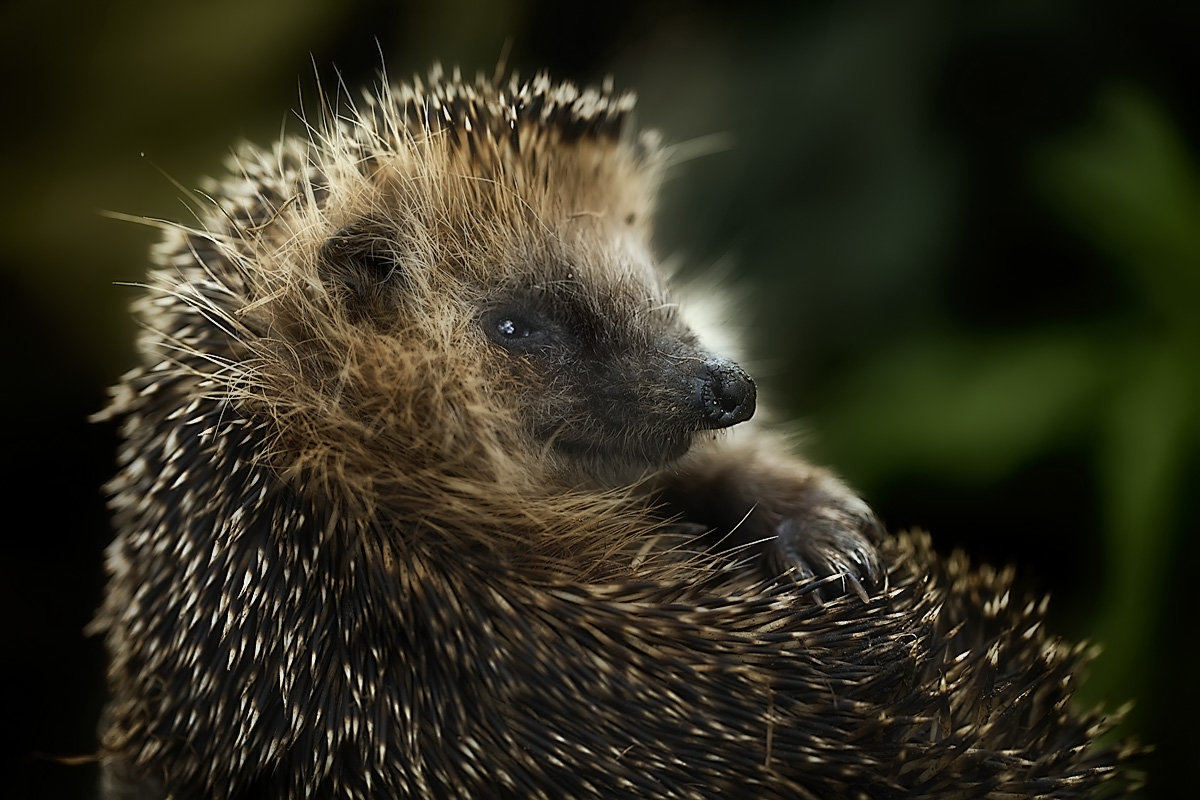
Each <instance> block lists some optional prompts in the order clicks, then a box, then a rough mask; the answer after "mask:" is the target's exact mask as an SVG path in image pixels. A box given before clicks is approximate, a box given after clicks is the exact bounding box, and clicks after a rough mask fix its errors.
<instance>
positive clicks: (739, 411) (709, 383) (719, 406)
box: [696, 359, 758, 428]
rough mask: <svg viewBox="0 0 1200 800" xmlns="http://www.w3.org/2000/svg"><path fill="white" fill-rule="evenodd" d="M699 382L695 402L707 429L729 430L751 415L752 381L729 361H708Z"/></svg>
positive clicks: (753, 389)
mask: <svg viewBox="0 0 1200 800" xmlns="http://www.w3.org/2000/svg"><path fill="white" fill-rule="evenodd" d="M704 370H705V373H706V374H705V375H703V376H702V377H701V378H700V380H699V381H698V385H697V388H696V402H697V404H698V405H699V407H700V413H701V414H702V416H703V420H704V425H705V427H707V428H728V427H729V426H730V425H736V424H737V423H739V422H745V421H746V420H748V419H750V417H752V416H753V415H754V401H755V399H756V397H757V395H758V391H757V390H756V389H755V387H754V380H753V379H752V378H751V377H750V376H749V375H747V374H746V371H745V370H744V369H742V368H741V367H739V366H738V365H737V364H734V363H733V362H732V361H724V360H721V359H709V360H708V361H705V362H704Z"/></svg>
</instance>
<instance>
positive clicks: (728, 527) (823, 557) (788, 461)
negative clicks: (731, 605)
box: [659, 429, 886, 600]
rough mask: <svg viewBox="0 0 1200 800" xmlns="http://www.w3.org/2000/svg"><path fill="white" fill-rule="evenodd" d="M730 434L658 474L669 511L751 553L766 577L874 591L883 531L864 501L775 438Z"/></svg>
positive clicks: (715, 539)
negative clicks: (821, 580)
mask: <svg viewBox="0 0 1200 800" xmlns="http://www.w3.org/2000/svg"><path fill="white" fill-rule="evenodd" d="M731 433H732V435H731V436H728V437H722V438H720V439H716V440H713V441H707V442H702V443H698V444H697V446H696V447H695V448H694V449H693V451H692V452H690V453H689V454H688V455H687V456H685V457H684V458H683V459H682V460H681V461H680V462H679V463H678V464H676V465H675V466H674V467H673V468H668V469H666V470H664V480H663V483H662V484H661V485H660V489H659V491H660V492H661V497H662V499H663V501H664V502H665V504H666V508H667V511H668V513H671V514H674V515H678V517H679V518H680V520H681V521H684V522H690V523H697V524H699V525H702V526H703V527H704V528H705V529H707V530H708V531H709V533H707V534H705V537H704V540H705V543H706V544H707V545H708V546H709V549H711V550H713V551H717V552H738V553H741V552H746V553H749V554H757V558H758V559H759V562H760V564H761V568H762V569H763V571H764V574H765V575H766V576H767V577H776V576H780V575H785V574H790V575H792V576H793V577H794V578H796V579H797V580H803V579H806V578H812V577H818V578H821V577H827V576H837V577H838V578H840V581H838V580H834V581H832V582H831V584H830V585H829V587H827V588H825V589H824V591H825V592H826V594H828V593H830V591H831V588H832V591H833V592H834V593H845V592H846V591H847V590H853V591H854V592H855V593H856V594H858V595H859V596H860V597H862V598H863V599H864V600H865V599H867V597H868V590H869V589H879V588H882V587H883V586H884V583H885V580H886V574H885V572H884V569H883V566H882V565H881V563H880V560H879V554H878V553H877V551H876V549H875V544H876V543H877V542H878V541H879V539H880V537H881V536H882V534H883V530H882V526H881V525H880V523H879V521H878V519H876V517H875V515H874V513H872V511H871V509H870V508H868V507H867V504H866V503H864V502H863V501H862V500H860V499H859V498H858V497H857V496H856V495H855V494H854V493H853V492H852V491H850V489H848V488H847V487H846V486H845V484H843V483H842V482H841V481H839V480H838V479H837V478H835V477H834V476H833V475H832V474H831V473H830V472H828V471H827V470H824V469H821V468H820V467H816V466H813V465H812V464H809V463H807V462H805V461H802V460H800V459H798V458H796V457H794V456H791V455H789V454H788V453H787V451H786V448H785V447H784V446H783V444H782V442H781V440H780V439H779V438H778V437H776V436H772V435H770V434H767V433H765V432H761V431H756V430H754V429H743V430H738V431H735V432H731ZM839 587H840V589H841V592H838V591H837V589H838V588H839ZM818 599H820V595H818Z"/></svg>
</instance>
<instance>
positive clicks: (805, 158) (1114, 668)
mask: <svg viewBox="0 0 1200 800" xmlns="http://www.w3.org/2000/svg"><path fill="white" fill-rule="evenodd" d="M731 5H733V4H731V3H728V2H715V1H714V2H683V1H682V0H679V1H671V0H652V1H651V2H635V1H634V0H609V1H608V2H606V3H604V4H601V5H599V6H597V7H595V8H588V7H584V6H583V5H576V4H569V3H565V2H558V3H541V2H533V0H526V1H525V2H521V1H520V0H500V1H499V2H490V3H488V2H480V3H473V2H468V1H467V0H446V1H444V2H440V3H430V4H419V3H385V2H332V0H327V2H312V3H304V4H301V3H293V2H285V0H268V1H267V2H246V0H220V1H219V2H209V3H176V4H162V3H157V2H149V0H145V1H142V2H124V3H110V4H104V5H102V4H98V3H97V4H85V3H76V4H54V3H46V2H42V1H41V0H20V1H19V2H13V1H12V0H8V2H5V3H4V4H3V5H0V65H2V69H3V71H2V74H3V76H4V94H3V96H4V111H3V113H2V116H3V117H4V119H5V122H4V123H3V124H2V125H0V141H2V142H3V148H2V149H0V153H3V154H4V155H3V157H4V170H3V176H4V184H3V192H2V196H3V200H0V203H3V208H2V213H0V242H2V249H0V321H2V323H3V326H4V327H3V340H2V341H3V342H4V347H5V350H6V359H7V363H6V364H5V365H4V368H3V369H2V370H0V372H2V374H3V381H4V391H3V394H2V395H0V404H2V406H0V408H2V411H3V413H2V415H0V436H2V437H3V442H4V450H3V453H4V459H3V463H4V476H3V480H2V481H0V486H2V487H3V490H4V492H5V502H6V512H7V515H6V522H5V524H4V530H5V533H4V534H3V540H4V548H5V551H4V555H3V557H2V558H0V586H2V587H3V592H4V596H3V604H2V605H0V610H2V613H3V617H0V619H2V620H3V624H4V627H5V630H6V632H7V636H6V638H7V640H8V644H7V645H6V647H5V648H4V652H5V657H4V667H5V670H6V674H5V676H4V678H5V680H4V682H3V684H0V687H2V691H3V703H4V705H3V708H0V719H3V720H4V722H3V725H0V728H2V730H3V733H2V734H0V736H2V737H3V739H2V740H0V753H3V754H4V756H5V758H6V759H11V760H12V762H13V764H12V767H11V769H12V773H11V774H13V775H15V781H14V780H9V781H5V784H6V785H7V786H9V787H12V786H15V793H12V792H11V790H8V789H6V790H5V791H4V794H5V795H6V796H9V797H18V798H24V797H30V798H33V797H87V796H89V795H90V794H91V793H92V784H93V782H94V767H93V766H91V765H84V766H67V765H64V764H62V763H60V762H59V761H56V760H55V758H56V757H60V756H78V755H85V754H87V753H89V752H92V751H93V748H94V727H95V718H96V716H97V714H98V710H99V707H100V704H101V697H102V678H101V674H102V669H103V666H102V658H101V652H100V648H99V646H98V643H97V642H96V641H94V640H92V639H87V638H85V637H84V636H83V634H82V629H83V627H84V625H85V624H86V622H87V621H88V619H89V617H90V615H91V613H92V611H93V609H94V608H95V607H96V605H97V604H98V602H99V597H100V591H101V585H102V570H101V561H102V549H103V547H104V545H105V544H106V543H107V541H108V539H109V536H110V534H109V532H108V528H107V521H106V515H105V511H104V507H103V499H102V493H101V490H100V488H99V487H100V485H101V483H102V482H103V481H104V480H105V478H106V477H107V476H108V475H109V473H110V471H111V463H112V451H113V448H114V445H115V434H114V431H113V430H111V428H110V427H108V426H105V425H94V424H89V423H87V421H86V417H87V415H88V414H90V413H92V412H94V411H96V410H97V409H99V408H101V406H102V405H103V403H104V387H105V386H106V385H108V384H111V383H112V382H114V381H115V380H116V379H117V377H118V375H119V374H120V373H121V372H122V371H123V370H124V369H126V368H128V367H129V366H131V365H132V364H133V362H134V355H133V352H132V347H131V342H132V336H133V329H132V325H131V324H130V322H129V321H128V318H127V314H126V311H125V308H126V305H127V303H128V301H129V299H130V298H131V296H132V291H133V290H131V289H128V288H125V287H121V286H115V285H114V282H116V281H128V280H137V279H139V278H140V277H141V276H142V274H143V272H144V270H145V267H146V264H147V260H146V256H145V253H146V249H147V247H148V246H149V244H150V243H151V242H153V241H154V239H155V234H154V232H153V231H152V230H151V229H149V228H146V227H144V226H139V225H135V224H130V223H127V222H122V221H116V220H113V219H111V218H109V217H106V216H104V215H103V212H105V211H117V212H123V213H127V214H133V215H147V216H150V217H167V218H172V219H187V218H188V216H189V211H188V209H187V208H186V207H185V206H184V204H183V202H182V201H181V200H180V198H181V197H183V196H184V194H185V192H184V190H183V189H181V188H179V187H177V186H175V185H173V181H178V183H179V184H181V185H182V186H183V187H186V188H191V187H194V186H196V185H197V181H198V180H199V178H200V177H201V176H202V175H205V174H212V173H215V172H217V171H219V169H220V162H221V159H222V157H223V156H224V154H225V153H226V152H227V148H228V146H229V144H230V143H232V142H233V141H235V140H237V139H238V138H241V137H248V138H252V139H255V140H257V141H260V142H265V141H270V140H271V139H273V138H275V137H276V136H278V134H279V132H280V130H281V127H287V128H288V129H290V130H293V131H295V130H297V129H298V125H297V124H296V121H295V118H294V116H293V115H291V114H290V113H289V112H288V109H290V108H295V107H296V106H297V105H298V103H299V102H300V101H299V98H300V96H301V95H304V96H305V97H308V98H311V96H312V94H313V93H314V91H315V90H314V86H315V83H316V81H315V79H314V77H313V76H314V64H315V66H316V69H317V70H318V71H319V72H320V73H321V75H322V79H323V81H324V82H325V84H326V85H329V84H330V81H331V80H332V76H333V70H332V67H333V66H334V65H336V66H337V67H338V68H339V69H340V70H341V73H342V74H343V75H344V77H345V79H346V82H347V83H348V84H350V85H352V86H353V85H357V84H364V83H367V82H370V81H371V80H373V79H374V78H375V73H376V71H377V68H378V65H379V58H380V53H382V54H383V55H384V56H385V58H386V61H387V65H388V70H389V72H390V74H391V75H392V76H393V77H394V78H396V77H400V78H402V77H406V76H408V75H410V74H412V73H413V72H415V71H422V72H423V71H424V70H425V69H426V68H427V67H428V66H429V65H430V64H431V63H432V62H433V61H434V60H436V59H440V60H442V61H444V62H445V63H447V64H455V63H457V64H461V65H462V66H463V67H464V68H465V69H467V70H468V71H471V72H473V71H474V70H476V69H485V70H488V71H490V70H491V69H492V68H493V67H494V65H495V64H496V62H497V60H498V58H499V56H500V53H501V51H502V50H503V49H504V48H505V43H506V42H508V43H509V44H510V45H511V52H510V55H509V57H508V61H509V64H510V65H512V66H515V67H517V68H519V69H520V70H521V71H522V72H529V71H531V70H533V69H535V68H539V67H546V68H549V69H551V70H552V71H553V73H554V74H555V75H557V76H562V77H571V78H574V79H577V80H580V81H589V80H597V79H599V78H602V77H603V76H604V75H607V74H611V75H613V76H614V77H615V79H616V82H617V84H618V85H619V86H622V87H632V88H636V89H637V90H638V91H639V95H640V97H641V102H640V109H641V110H640V119H641V121H642V122H643V124H645V125H650V126H655V127H658V128H660V129H661V130H662V131H663V132H664V133H665V135H666V137H667V139H668V140H669V141H671V142H675V143H681V144H683V147H682V148H681V152H684V153H688V154H691V155H692V156H693V157H692V158H690V159H689V160H688V162H687V163H685V164H682V165H681V166H680V168H679V169H678V170H677V172H676V174H675V176H674V177H673V178H672V180H671V181H670V183H669V184H668V185H667V187H666V192H665V196H664V200H663V212H662V215H661V236H660V239H659V249H660V252H662V253H663V254H664V255H672V256H677V257H678V258H680V259H681V260H682V261H683V263H685V264H686V265H687V267H686V269H685V271H686V272H691V273H693V274H700V273H704V272H713V271H716V272H717V273H719V274H721V275H722V276H723V277H724V280H725V282H726V283H727V284H731V285H735V286H737V287H738V288H739V290H740V291H741V296H742V298H743V303H742V308H743V309H744V310H743V311H742V312H741V314H740V315H739V317H740V319H739V321H740V322H741V323H743V324H744V325H745V327H747V328H748V332H749V334H750V347H749V351H750V353H751V354H752V358H751V359H750V360H749V364H750V367H751V371H752V372H754V373H755V375H756V377H758V378H759V380H760V384H762V385H763V386H764V387H765V392H766V393H767V394H768V396H769V397H771V398H773V399H774V405H775V406H776V407H777V408H778V409H779V410H780V411H781V412H783V414H782V415H786V417H788V418H795V419H797V420H799V425H800V427H801V428H802V429H803V430H804V431H805V432H806V436H805V442H806V444H805V449H806V452H808V453H809V454H810V455H811V456H812V457H813V458H815V459H816V460H819V461H821V462H824V463H829V464H833V465H835V466H836V467H837V468H838V469H839V470H840V471H841V472H843V473H844V474H845V475H846V476H847V477H848V479H849V480H850V481H851V482H852V483H853V484H855V485H856V486H857V487H859V488H860V489H861V490H862V491H863V492H864V493H865V495H866V496H867V497H868V499H869V500H870V501H871V502H872V503H873V505H874V506H875V507H876V508H877V509H878V510H879V512H880V514H881V515H882V516H883V517H884V519H885V520H886V522H887V523H888V524H889V525H890V526H892V527H894V528H899V527H906V526H921V527H926V528H928V529H930V530H931V531H932V533H933V535H934V537H935V540H936V542H937V544H938V545H939V547H941V548H944V549H947V550H949V549H951V548H953V547H956V546H962V547H965V548H966V549H967V550H968V551H969V552H971V553H972V555H974V556H975V557H977V558H979V559H981V560H989V561H994V562H1015V563H1017V564H1018V565H1020V575H1021V577H1022V580H1023V581H1024V582H1025V583H1026V585H1028V586H1030V587H1033V588H1035V589H1037V590H1039V591H1051V592H1052V594H1053V597H1054V602H1053V605H1052V614H1053V616H1052V623H1053V625H1054V627H1055V629H1056V630H1058V631H1060V632H1062V633H1063V634H1064V635H1066V636H1069V637H1071V638H1084V637H1086V638H1090V639H1092V640H1097V641H1100V642H1102V643H1103V644H1104V647H1105V652H1104V655H1103V656H1101V658H1100V660H1099V661H1098V662H1097V663H1096V664H1095V666H1094V667H1093V668H1092V669H1091V671H1090V676H1089V680H1088V682H1087V685H1086V686H1085V701H1086V702H1089V703H1093V702H1099V701H1100V700H1102V699H1103V701H1104V702H1105V703H1106V705H1107V706H1108V707H1110V708H1112V707H1115V706H1118V705H1120V704H1122V703H1124V702H1126V701H1128V700H1135V701H1136V703H1135V706H1134V708H1133V711H1132V712H1131V714H1130V716H1129V720H1128V724H1127V727H1126V731H1127V732H1131V733H1135V734H1136V735H1137V736H1139V737H1141V738H1142V739H1143V740H1145V741H1148V742H1152V743H1154V744H1155V745H1156V746H1157V751H1156V753H1155V754H1154V755H1153V756H1152V757H1151V758H1150V759H1149V760H1148V761H1147V762H1146V767H1147V770H1148V771H1149V779H1150V789H1149V791H1148V792H1147V795H1148V796H1152V797H1172V796H1174V795H1175V794H1176V792H1175V790H1174V788H1173V787H1175V786H1177V785H1179V784H1180V783H1181V782H1183V783H1182V785H1185V786H1186V785H1192V784H1194V780H1193V779H1192V776H1191V775H1190V774H1189V771H1190V769H1191V768H1192V760H1193V759H1194V757H1195V753H1196V749H1197V744H1198V742H1200V737H1198V734H1197V731H1198V730H1200V724H1198V722H1200V720H1198V719H1197V717H1198V715H1200V697H1198V696H1200V691H1198V690H1197V679H1196V674H1197V645H1196V638H1197V634H1198V633H1200V629H1198V628H1200V626H1197V623H1196V619H1197V600H1196V590H1195V588H1194V585H1193V584H1194V575H1195V570H1196V567H1197V566H1198V565H1200V559H1198V557H1197V549H1198V546H1197V541H1196V538H1197V537H1196V535H1195V534H1196V533H1197V510H1198V508H1200V501H1198V500H1197V491H1196V490H1197V489H1198V488H1200V458H1198V453H1200V447H1198V444H1200V411H1198V410H1200V369H1198V368H1197V364H1198V363H1200V321H1198V318H1200V314H1198V313H1197V312H1198V311H1200V224H1198V223H1200V173H1198V172H1197V166H1196V161H1195V159H1196V155H1197V149H1196V143H1197V142H1198V141H1200V138H1198V134H1200V106H1198V105H1197V102H1196V94H1195V82H1196V76H1200V63H1197V61H1198V59H1200V56H1198V55H1197V53H1198V52H1200V50H1198V49H1197V48H1196V47H1195V42H1196V41H1197V40H1198V38H1200V37H1198V34H1200V4H1184V3H1177V4H1171V3H1158V4H1152V3H1135V2H1116V1H1115V0H1109V1H1107V2H1087V1H1086V0H1026V1H1024V2H1021V1H1015V0H1009V1H1008V2H999V1H998V0H976V2H962V3H958V2H950V0H925V1H924V2H896V0H860V1H859V2H838V3H835V2H812V3H797V4H795V5H792V6H788V7H786V8H785V7H784V6H781V5H779V4H774V3H763V2H742V3H740V4H738V10H736V11H734V10H731V8H730V6H731Z"/></svg>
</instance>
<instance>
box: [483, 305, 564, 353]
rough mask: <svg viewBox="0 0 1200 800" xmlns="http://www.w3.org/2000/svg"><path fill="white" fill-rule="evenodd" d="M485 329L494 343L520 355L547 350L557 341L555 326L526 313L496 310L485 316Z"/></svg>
mask: <svg viewBox="0 0 1200 800" xmlns="http://www.w3.org/2000/svg"><path fill="white" fill-rule="evenodd" d="M483 327H484V330H485V331H486V332H487V335H488V338H490V339H491V340H492V341H493V342H495V343H496V344H498V345H500V346H501V347H504V348H506V349H508V350H514V351H517V352H520V353H530V352H535V351H539V350H547V349H549V348H551V347H553V345H554V344H555V341H556V336H555V332H554V329H553V326H551V325H550V324H549V323H547V322H546V321H544V320H543V319H541V317H539V316H537V315H536V314H531V313H528V312H525V311H520V312H518V311H514V310H513V309H504V308H500V309H496V310H494V311H491V312H489V313H487V314H485V315H484V317H483Z"/></svg>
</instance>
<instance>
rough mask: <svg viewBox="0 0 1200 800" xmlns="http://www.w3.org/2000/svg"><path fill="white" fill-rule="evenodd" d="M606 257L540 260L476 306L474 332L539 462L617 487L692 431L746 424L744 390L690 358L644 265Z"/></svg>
mask: <svg viewBox="0 0 1200 800" xmlns="http://www.w3.org/2000/svg"><path fill="white" fill-rule="evenodd" d="M613 256H614V254H613V253H612V252H606V251H604V250H600V249H589V252H587V253H586V254H580V253H556V254H551V255H547V254H543V255H542V256H540V257H539V258H538V260H542V261H544V263H541V264H535V265H533V266H531V267H530V269H529V272H530V274H529V275H521V271H520V270H517V271H515V272H514V276H515V280H513V281H512V282H510V283H509V284H508V285H506V286H503V287H499V288H497V289H496V290H494V291H492V292H490V293H489V295H488V296H487V297H485V298H483V299H482V302H481V304H480V308H479V310H478V314H477V318H476V324H477V326H478V333H479V334H480V335H481V336H482V337H485V338H486V340H487V342H488V343H489V344H490V350H491V353H490V356H489V359H490V360H491V361H492V362H493V363H494V364H495V365H496V369H497V370H498V371H499V372H501V373H504V377H505V381H504V385H505V386H506V387H509V388H508V389H507V391H509V392H514V393H515V394H514V396H512V397H510V398H509V400H510V401H511V402H514V403H517V404H519V406H520V410H521V419H522V420H523V422H524V424H525V425H526V426H527V428H528V433H529V434H530V435H531V436H532V437H533V438H534V440H535V441H536V442H538V443H539V445H540V446H541V447H542V449H543V452H545V453H547V454H548V455H549V456H550V457H552V458H553V459H555V461H556V462H557V463H558V464H560V465H562V466H563V467H564V468H565V469H566V470H567V472H569V473H570V474H573V475H575V476H577V477H578V476H586V477H588V478H591V479H599V480H601V481H602V482H606V483H622V482H628V481H631V480H634V479H636V478H637V477H638V476H639V475H642V474H645V473H647V472H649V471H652V470H656V469H658V468H661V467H662V466H664V465H665V464H667V463H669V462H670V461H672V460H674V459H676V458H678V457H680V456H682V455H683V454H684V453H685V452H686V451H687V449H688V447H689V446H690V445H691V443H692V440H693V439H694V437H695V435H696V434H697V433H699V432H700V431H705V430H713V429H717V428H725V427H728V426H730V425H734V424H736V423H738V422H741V421H743V420H746V419H749V418H750V416H751V415H752V414H753V413H754V406H755V387H754V382H753V381H752V380H751V379H750V377H749V376H748V375H747V374H746V373H745V372H744V371H743V370H742V369H741V368H740V367H738V366H737V365H736V364H734V363H732V362H731V361H728V360H725V359H722V358H719V357H717V356H715V355H713V354H711V353H709V352H707V351H705V350H704V349H703V348H702V347H701V345H700V344H699V342H698V341H697V339H696V336H695V334H694V333H693V332H692V331H691V330H690V329H689V328H688V327H687V326H686V325H685V324H684V323H683V322H682V320H681V319H680V317H679V314H678V311H677V307H676V306H675V305H674V304H673V303H671V302H669V300H668V299H667V297H666V296H665V293H664V292H663V291H662V289H661V287H660V285H659V282H658V280H657V276H655V275H654V274H653V272H652V271H651V270H650V269H649V268H648V265H647V266H646V267H643V268H637V267H636V265H634V266H631V265H630V264H629V263H628V260H627V259H626V261H625V263H622V262H621V261H619V260H617V259H616V258H614V257H613Z"/></svg>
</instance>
